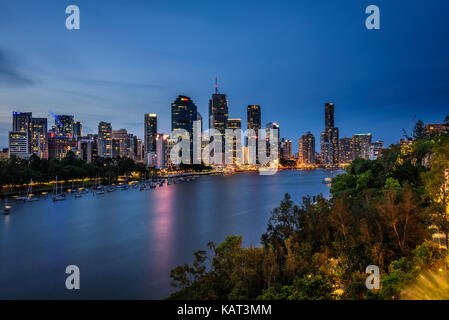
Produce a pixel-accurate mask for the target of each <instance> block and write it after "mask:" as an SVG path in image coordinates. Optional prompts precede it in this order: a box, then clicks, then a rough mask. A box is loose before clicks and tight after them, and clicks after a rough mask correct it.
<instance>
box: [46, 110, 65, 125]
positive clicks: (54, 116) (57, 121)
mask: <svg viewBox="0 0 449 320" xmlns="http://www.w3.org/2000/svg"><path fill="white" fill-rule="evenodd" d="M49 112H50V114H51V116H52V117H53V118H55V121H56V123H57V124H58V125H60V126H61V127H64V125H63V124H62V122H61V120H59V118H58V116H57V115H55V114H54V113H53V112H52V111H51V110H50V111H49Z"/></svg>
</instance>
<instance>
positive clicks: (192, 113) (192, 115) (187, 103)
mask: <svg viewBox="0 0 449 320" xmlns="http://www.w3.org/2000/svg"><path fill="white" fill-rule="evenodd" d="M197 117H198V111H197V107H196V105H195V104H194V103H193V101H192V99H190V97H187V96H182V95H179V96H178V98H176V100H175V101H174V102H173V103H172V105H171V129H172V131H173V130H175V129H184V130H187V132H189V133H190V134H192V133H193V122H194V121H196V120H197Z"/></svg>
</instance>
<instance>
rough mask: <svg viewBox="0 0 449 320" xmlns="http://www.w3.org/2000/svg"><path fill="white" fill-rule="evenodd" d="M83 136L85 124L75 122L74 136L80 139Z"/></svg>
mask: <svg viewBox="0 0 449 320" xmlns="http://www.w3.org/2000/svg"><path fill="white" fill-rule="evenodd" d="M82 136H83V124H82V123H81V122H79V121H76V122H74V123H73V138H74V139H78V138H80V137H82Z"/></svg>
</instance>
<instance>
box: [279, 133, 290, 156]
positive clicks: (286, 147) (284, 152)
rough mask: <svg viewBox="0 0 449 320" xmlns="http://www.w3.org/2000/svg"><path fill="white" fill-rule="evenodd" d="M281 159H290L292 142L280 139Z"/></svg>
mask: <svg viewBox="0 0 449 320" xmlns="http://www.w3.org/2000/svg"><path fill="white" fill-rule="evenodd" d="M280 149H281V158H283V159H286V160H289V159H291V158H292V141H291V140H287V139H284V138H282V139H281V148H280Z"/></svg>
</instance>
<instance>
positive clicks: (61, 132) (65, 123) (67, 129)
mask: <svg viewBox="0 0 449 320" xmlns="http://www.w3.org/2000/svg"><path fill="white" fill-rule="evenodd" d="M73 124H74V120H73V116H71V115H64V114H62V115H56V116H55V133H56V136H58V137H66V138H73Z"/></svg>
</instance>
